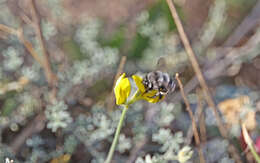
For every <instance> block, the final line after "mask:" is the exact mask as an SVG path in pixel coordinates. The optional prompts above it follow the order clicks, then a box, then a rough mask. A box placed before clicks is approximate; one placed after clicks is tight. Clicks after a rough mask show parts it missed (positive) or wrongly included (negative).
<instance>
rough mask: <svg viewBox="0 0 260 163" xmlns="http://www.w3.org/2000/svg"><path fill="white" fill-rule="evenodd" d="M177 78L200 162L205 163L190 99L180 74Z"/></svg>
mask: <svg viewBox="0 0 260 163" xmlns="http://www.w3.org/2000/svg"><path fill="white" fill-rule="evenodd" d="M175 78H176V80H177V81H178V84H179V87H180V91H181V94H182V97H183V100H184V103H185V105H186V110H187V111H188V113H189V115H190V118H191V123H192V130H193V134H194V137H195V142H196V145H197V147H198V149H199V157H200V162H201V163H205V158H204V156H203V152H202V149H201V147H200V138H199V133H198V130H197V125H196V120H195V118H194V116H193V113H192V111H191V108H190V103H189V101H188V99H187V97H186V96H185V93H184V91H183V85H182V83H181V81H180V79H179V74H178V73H177V74H176V76H175Z"/></svg>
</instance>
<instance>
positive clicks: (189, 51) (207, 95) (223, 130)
mask: <svg viewBox="0 0 260 163" xmlns="http://www.w3.org/2000/svg"><path fill="white" fill-rule="evenodd" d="M167 3H168V6H169V8H170V10H171V14H172V17H173V19H174V22H175V24H176V26H177V30H178V32H179V34H180V37H181V40H182V42H183V45H184V47H185V50H186V52H187V55H188V57H189V60H190V62H191V64H192V67H193V69H194V71H195V73H196V76H197V78H198V80H199V83H200V85H201V87H202V90H203V93H204V95H205V99H206V101H207V103H208V105H209V106H210V108H211V109H212V110H213V112H214V115H215V117H216V119H217V125H218V128H219V131H220V133H221V135H222V136H223V137H224V138H226V139H228V132H227V130H226V128H225V127H224V125H223V123H222V121H221V119H220V116H219V114H218V112H217V108H216V105H215V103H214V101H213V100H212V97H211V94H210V92H209V88H208V86H207V83H206V81H205V79H204V77H203V75H202V72H201V70H200V67H199V64H198V62H197V59H196V57H195V54H194V52H193V50H192V48H191V45H190V42H189V40H188V38H187V36H186V33H185V32H184V29H183V26H182V23H181V21H180V18H179V16H178V14H177V11H176V8H175V6H174V4H173V2H172V0H167ZM229 149H230V152H231V153H232V155H233V157H234V159H235V160H236V162H238V163H242V161H241V159H240V156H239V154H238V153H237V151H236V149H235V147H234V146H233V145H230V148H229Z"/></svg>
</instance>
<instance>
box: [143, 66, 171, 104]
mask: <svg viewBox="0 0 260 163" xmlns="http://www.w3.org/2000/svg"><path fill="white" fill-rule="evenodd" d="M142 83H143V85H144V87H145V89H146V92H149V91H151V90H157V91H158V92H157V93H156V94H155V96H153V97H152V98H154V97H157V96H159V99H162V97H163V96H164V95H167V94H168V93H171V92H173V91H174V90H175V87H176V84H175V82H174V81H173V79H172V78H171V77H170V75H169V74H168V73H164V72H162V71H152V72H150V73H148V74H146V75H145V77H144V78H143V81H142Z"/></svg>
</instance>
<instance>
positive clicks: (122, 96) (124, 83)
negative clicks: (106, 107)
mask: <svg viewBox="0 0 260 163" xmlns="http://www.w3.org/2000/svg"><path fill="white" fill-rule="evenodd" d="M130 91H131V85H130V81H129V79H128V78H125V73H123V74H122V75H121V76H120V77H119V78H118V80H117V81H116V85H115V88H114V93H115V96H116V104H117V105H121V104H124V103H125V102H126V100H127V98H128V96H129V94H130Z"/></svg>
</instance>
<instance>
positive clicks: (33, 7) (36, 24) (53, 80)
mask: <svg viewBox="0 0 260 163" xmlns="http://www.w3.org/2000/svg"><path fill="white" fill-rule="evenodd" d="M30 5H31V14H32V19H33V23H34V25H33V27H34V28H35V32H36V36H37V38H38V40H39V42H40V46H41V49H42V51H43V64H44V67H45V69H46V71H45V74H46V77H47V81H48V83H49V84H50V85H51V86H52V87H55V84H56V82H57V78H56V77H55V75H54V73H53V72H52V70H51V65H50V61H49V55H48V53H47V50H46V46H45V43H44V40H43V35H42V32H41V26H40V23H41V22H40V20H39V16H38V13H37V11H36V4H35V0H30Z"/></svg>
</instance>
